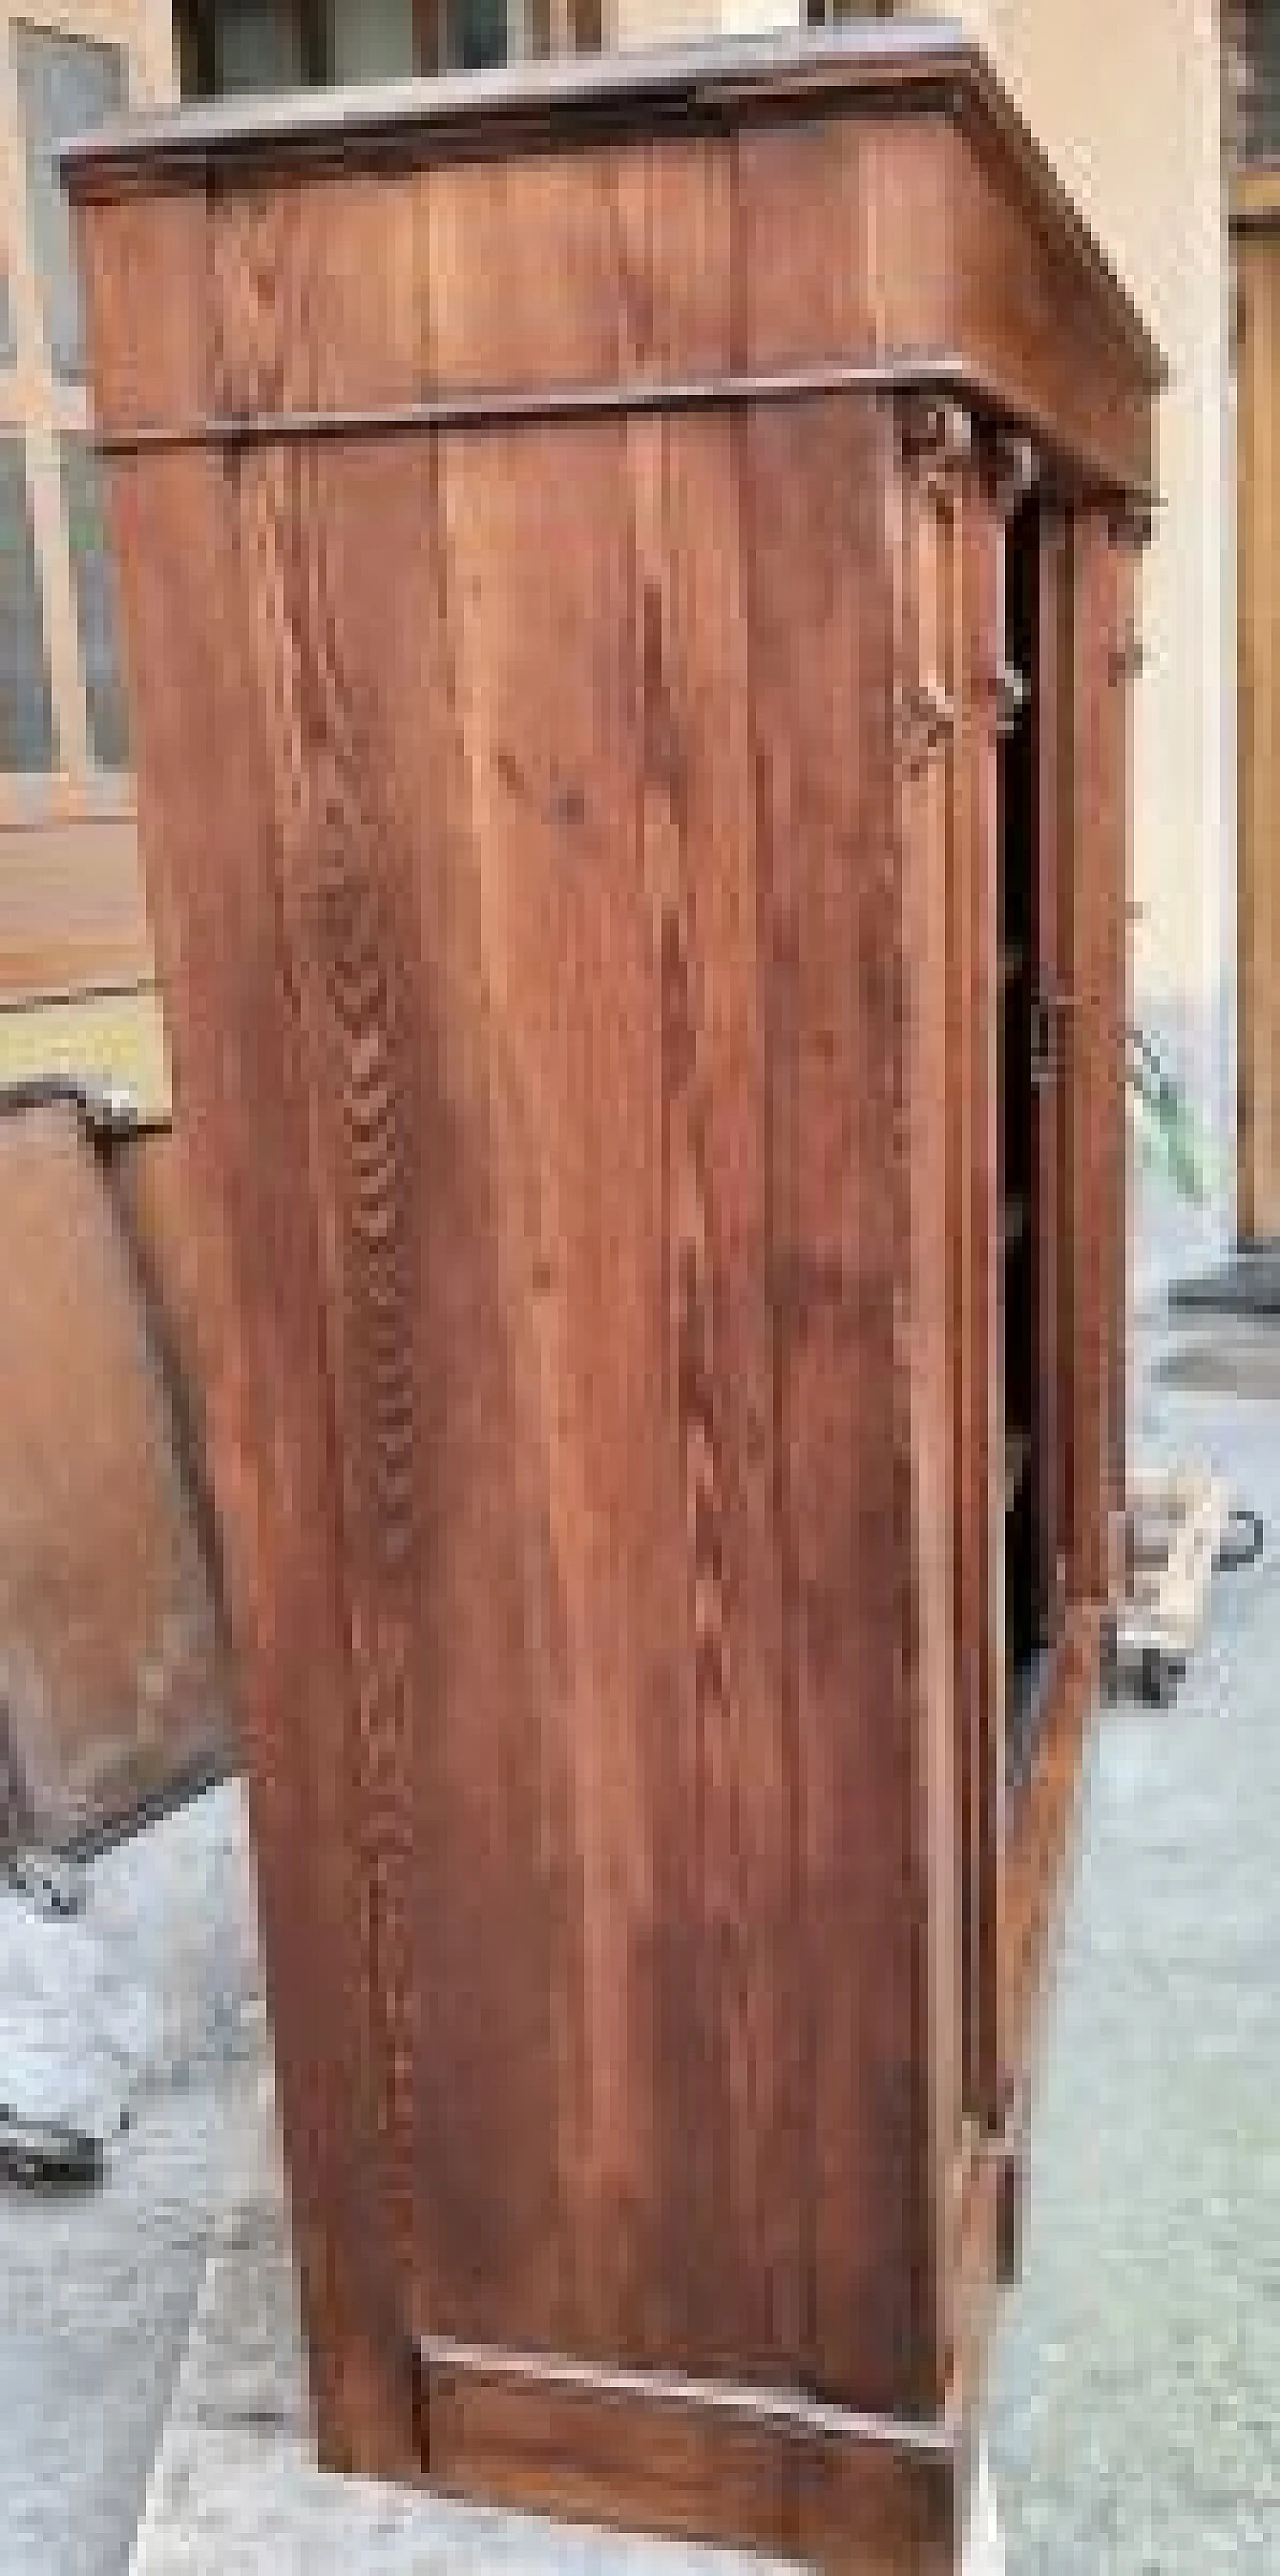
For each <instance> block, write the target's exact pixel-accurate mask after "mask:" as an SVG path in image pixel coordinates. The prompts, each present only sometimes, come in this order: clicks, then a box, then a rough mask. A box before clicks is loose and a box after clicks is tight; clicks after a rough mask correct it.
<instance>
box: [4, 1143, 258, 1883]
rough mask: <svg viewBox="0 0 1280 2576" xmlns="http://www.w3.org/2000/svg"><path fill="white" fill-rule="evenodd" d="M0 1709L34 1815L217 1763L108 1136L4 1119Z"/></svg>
mask: <svg viewBox="0 0 1280 2576" xmlns="http://www.w3.org/2000/svg"><path fill="white" fill-rule="evenodd" d="M0 1225H2V1227H3V1239H4V1242H5V1244H6V1246H7V1248H8V1251H7V1257H6V1258H5V1260H4V1261H3V1262H2V1263H0V1730H2V1731H3V1734H4V1737H5V1739H6V1741H7V1744H8V1747H9V1759H10V1760H11V1761H12V1762H13V1763H14V1764H15V1765H16V1767H17V1770H18V1772H19V1773H20V1775H21V1777H22V1779H23V1780H24V1781H25V1784H26V1805H27V1814H26V1832H27V1834H28V1835H30V1836H31V1837H33V1838H37V1839H40V1840H42V1841H44V1842H46V1843H48V1844H53V1845H57V1846H61V1847H64V1848H65V1847H67V1846H74V1845H77V1844H83V1843H86V1842H88V1843H94V1842H97V1841H98V1840H100V1839H101V1838H103V1837H110V1836H111V1835H113V1834H115V1833H118V1832H120V1831H123V1830H126V1829H127V1828H128V1827H129V1826H130V1825H131V1824H132V1823H133V1822H134V1821H135V1820H136V1818H137V1817H138V1815H139V1813H140V1812H143V1811H147V1810H150V1809H153V1808H155V1807H157V1806H160V1805H163V1804H164V1803H166V1802H167V1801H168V1800H170V1799H171V1798H172V1797H173V1796H175V1795H177V1794H179V1793H181V1792H182V1791H183V1790H184V1789H187V1788H189V1787H190V1786H191V1784H192V1783H193V1782H195V1781H197V1780H204V1779H206V1778H208V1777H209V1776H210V1775H212V1774H216V1772H217V1771H218V1770H219V1769H220V1768H221V1767H222V1766H223V1765H224V1764H225V1763H226V1761H227V1759H228V1756H229V1751H230V1742H231V1736H230V1725H229V1719H228V1710H227V1681H226V1670H225V1664H224V1660H223V1653H222V1644H221V1639H220V1635H219V1629H218V1621H217V1616H216V1603H215V1600H214V1598H213V1595H212V1593H211V1589H210V1585H209V1580H208V1573H207V1562H206V1558H205V1554H204V1550H203V1548H202V1545H201V1532H200V1526H199V1519H198V1514H197V1512H196V1511H195V1510H194V1509H193V1496H192V1487H191V1484H190V1482H189V1479H188V1476H187V1473H186V1460H185V1457H184V1454H183V1448H182V1443H181V1439H180V1436H179V1430H178V1424H177V1422H176V1419H175V1416H174V1412H173V1409H172V1407H171V1405H170V1404H169V1402H168V1401H167V1398H166V1389H165V1385H164V1380H163V1375H162V1372H161V1371H160V1369H159V1367H158V1366H157V1357H156V1350H155V1344H154V1339H153V1335H152V1332H151V1329H150V1319H149V1310H148V1306H147V1303H146V1301H145V1299H143V1298H141V1297H140V1296H139V1293H138V1282H137V1280H136V1277H135V1274H134V1270H133V1264H132V1261H131V1259H130V1254H129V1247H128V1242H127V1239H126V1237H125V1235H124V1234H123V1232H122V1230H121V1228H120V1226H119V1225H118V1223H117V1221H116V1218H115V1214H114V1211H113V1206H112V1200H111V1194H110V1187H109V1183H108V1181H107V1179H106V1177H105V1174H104V1170H103V1168H102V1164H101V1162H100V1159H99V1156H98V1154H97V1153H96V1152H95V1150H94V1149H93V1147H92V1146H91V1145H90V1144H89V1143H88V1142H87V1140H86V1138H85V1136H84V1134H83V1133H82V1131H81V1127H80V1124H79V1121H78V1119H77V1118H76V1117H75V1116H74V1114H73V1113H72V1112H71V1111H69V1110H62V1109H47V1110H43V1109H41V1110H37V1109H33V1110H26V1111H21V1112H11V1113H10V1114H9V1115H8V1116H7V1117H5V1118H4V1119H2V1120H0Z"/></svg>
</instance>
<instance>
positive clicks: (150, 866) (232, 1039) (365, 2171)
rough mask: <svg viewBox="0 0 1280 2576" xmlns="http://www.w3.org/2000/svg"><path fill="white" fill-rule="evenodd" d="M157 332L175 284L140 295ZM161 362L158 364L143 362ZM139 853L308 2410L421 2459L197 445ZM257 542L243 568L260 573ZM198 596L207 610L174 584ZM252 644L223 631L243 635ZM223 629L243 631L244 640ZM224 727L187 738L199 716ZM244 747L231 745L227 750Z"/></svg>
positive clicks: (279, 1058) (246, 750) (150, 653)
mask: <svg viewBox="0 0 1280 2576" xmlns="http://www.w3.org/2000/svg"><path fill="white" fill-rule="evenodd" d="M149 300H150V302H151V305H152V307H153V309H154V311H155V312H156V314H157V317H158V319H157V329H158V330H163V329H164V328H165V327H166V325H165V322H164V315H165V314H166V313H167V312H168V309H169V299H168V297H154V298H151V299H149ZM145 363H146V361H145V358H144V364H145ZM111 498H112V509H113V531H114V537H115V545H116V554H117V560H118V562H119V564H120V566H121V576H122V584H123V589H124V593H125V606H126V614H127V617H128V623H129V631H130V635H131V639H132V659H133V671H134V682H135V696H136V704H137V710H138V737H139V767H140V773H141V774H142V775H143V776H144V777H145V780H146V787H145V790H144V793H143V804H144V808H146V809H148V810H149V815H150V818H151V820H152V821H153V822H154V824H155V825H157V826H159V825H161V824H162V826H163V828H162V830H157V832H156V833H155V835H154V837H153V836H152V835H151V833H149V831H148V819H147V812H144V820H143V836H142V837H143V850H144V859H145V863H146V866H147V872H148V898H149V904H150V910H151V916H152V920H153V924H154V928H155V935H156V947H157V955H158V960H159V964H160V970H161V973H162V976H163V978H164V981H165V986H166V990H167V992H168V994H169V996H170V998H171V1002H172V1004H173V1010H174V1021H175V1027H176V1028H178V1030H179V1031H180V1037H179V1041H178V1044H177V1047H176V1050H175V1052H176V1055H177V1061H178V1069H179V1079H180V1083H181V1097H182V1101H183V1118H184V1125H183V1138H184V1152H185V1155H186V1158H187V1172H188V1176H189V1179H188V1188H189V1203H190V1206H191V1208H192V1210H193V1222H194V1223H197V1224H198V1227H199V1266H198V1290H197V1293H198V1297H199V1311H200V1314H201V1317H202V1323H201V1327H200V1333H199V1341H200V1346H201V1348H202V1350H204V1351H205V1352H207V1355H208V1361H209V1365H210V1369H211V1375H210V1378H209V1382H208V1388H207V1419H208V1427H209V1446H210V1453H211V1456H212V1458H213V1462H214V1474H215V1479H216V1484H217V1490H218V1494H219V1512H220V1522H221V1528H222V1532H223V1537H224V1541H225V1574H226V1583H227V1593H228V1604H229V1615H230V1620H231V1628H232V1635H233V1639H234V1641H235V1643H236V1645H237V1647H238V1650H239V1651H238V1657H237V1664H238V1685H239V1686H238V1691H237V1702H238V1715H239V1717H240V1719H241V1723H242V1727H243V1740H244V1749H245V1755H246V1760H247V1765H248V1774H249V1789H250V1813H251V1820H252V1824H253V1830H254V1837H255V1845H256V1849H257V1854H258V1862H259V1908H260V1918H261V1927H262V1935H263V1943H264V1950H265V1954H266V1959H267V1965H268V1975H269V1981H270V1988H271V1994H272V2001H273V2008H274V2014H275V2043H276V2063H277V2074H278V2080H279V2092H280V2101H281V2111H282V2120H283V2126H284V2130H285V2136H286V2140H287V2145H288V2156H289V2166H290V2180H291V2185H292V2200H293V2211H294V2222H295V2230H296V2244H297V2252H298V2261H299V2271H300V2278H301V2287H302V2296H303V2309H304V2315H305V2317H306V2320H307V2325H308V2332H309V2342H310V2346H311V2350H312V2355H313V2381H314V2387H315V2395H316V2404H317V2416H318V2423H319V2429H320V2434H321V2440H322V2444H323V2448H324V2453H325V2456H326V2457H327V2458H328V2460H329V2461H330V2462H331V2464H334V2465H340V2464H343V2463H350V2462H352V2461H354V2460H356V2459H357V2458H358V2459H360V2460H361V2461H362V2462H363V2463H364V2464H365V2465H366V2466H375V2465H377V2466H381V2467H382V2468H383V2469H384V2470H387V2471H391V2472H395V2471H400V2472H404V2471H406V2470H408V2469H410V2468H411V2467H412V2465H413V2463H414V2461H415V2459H416V2438H415V2430H414V2401H413V2382H412V2370H411V2364H410V2356H409V2353H408V2350H407V2347H406V2344H405V2340H404V2331H403V2323H402V2312H401V2309H400V2304H399V2299H398V2295H397V2290H396V2286H395V2265H394V2259H393V2257H392V2255H391V2251H390V2248H389V2246H388V2241H387V2231H386V2223H385V2217H384V2209H385V2206H386V2197H387V2195H386V2194H385V2191H384V2176H385V2151H384V2149H383V2147H382V2145H381V2143H380V2136H381V2133H380V2129H379V2122H378V2115H377V2111H376V2107H375V2098H374V2080H373V2075H372V2071H371V2068H370V2061H369V2047H368V2037H367V2033H368V2015H369V2012H370V2009H371V2006H370V2000H369V1998H368V1996H367V1995H366V1994H365V1993H363V1992H362V1991H361V1990H360V1989H359V1987H358V1986H357V1985H356V1983H355V1977H354V1973H353V1963H355V1962H359V1961H360V1960H361V1959H362V1958H363V1955H364V1954H363V1946H362V1944H363V1935H362V1930H361V1926H362V1924H363V1922H364V1920H365V1918H366V1897H365V1894H364V1890H363V1887H362V1885H361V1884H360V1880H359V1877H358V1874H357V1873H358V1867H359V1861H360V1859H361V1858H362V1856H363V1850H364V1843H363V1834H362V1825H361V1809H360V1798H359V1774H358V1768H357V1758H356V1744H355V1740H354V1738H355V1723H354V1692H353V1687H352V1678H351V1664H350V1632H349V1628H348V1624H347V1618H346V1610H345V1602H344V1597H343V1588H342V1570H341V1556H340V1550H339V1513H340V1509H341V1500H342V1497H341V1491H340V1484H339V1479H338V1477H337V1476H336V1475H335V1473H334V1472H333V1462H334V1457H335V1450H334V1433H333V1395H332V1379H331V1375H330V1363H329V1355H328V1350H327V1346H326V1329H325V1317H324V1311H323V1304H322V1293H321V1285H320V1275H319V1272H320V1258H319V1250H318V1245H317V1237H316V1221H315V1216H314V1213H313V1209H312V1205H311V1202H310V1198H309V1194H308V1193H307V1192H306V1190H305V1189H302V1188H298V1189H296V1190H286V1189H285V1188H284V1186H283V1185H282V1176H284V1175H296V1176H298V1178H299V1179H301V1177H302V1176H303V1175H305V1173H306V1171H307V1168H308V1160H309V1153H310V1133H309V1118H308V1104H307V1101H306V1096H305V1093H304V1091H303V1089H302V1082H301V1070H302V1061H303V1058H302V1045H301V1037H300V1032H299V1029H298V1025H297V1002H296V998H295V993H294V988H293V984H292V981H291V968H290V964H289V961H288V956H287V951H286V949H285V947H284V944H283V941H282V936H281V929H280V914H279V901H280V896H279V871H280V866H281V860H280V853H279V844H278V829H279V827H278V824H277V821H276V817H275V814H274V812H273V808H272V802H271V794H270V770H269V766H268V756H267V748H266V743H265V741H264V733H265V730H266V726H267V722H268V717H269V710H263V709H261V708H260V706H259V703H258V701H257V698H256V694H255V691H254V687H253V677H252V663H251V660H250V655H249V652H248V649H247V648H248V643H249V634H248V632H247V620H246V616H245V610H244V606H243V604H242V593H241V591H240V588H239V584H240V579H241V574H240V571H239V567H238V561H237V557H238V550H239V545H240V542H241V540H240V530H239V527H238V524H237V511H236V493H235V489H234V487H233V486H231V485H229V484H228V483H227V482H226V481H224V480H223V479H222V478H221V477H207V476H206V474H205V473H204V471H203V469H202V466H201V463H200V460H199V459H193V458H187V457H181V456H178V457H173V458H171V459H168V460H166V461H165V462H164V463H163V464H161V465H160V466H159V467H158V468H150V467H149V468H148V469H147V470H146V472H145V475H144V474H141V473H139V472H136V471H133V470H130V471H126V472H122V473H119V474H117V475H116V476H115V477H114V478H113V484H112V494H111ZM254 569H255V567H254V566H253V558H252V549H251V545H250V556H249V562H248V563H247V564H246V566H245V573H244V578H245V579H246V580H249V579H250V578H251V577H252V572H253V570H254ZM193 592H194V594H198V595H199V597H200V599H201V603H202V608H201V615H200V617H199V618H197V619H193V618H188V617H187V616H186V615H185V613H183V609H182V601H183V599H184V598H187V597H189V596H191V595H193ZM237 638H238V639H240V642H239V644H238V645H235V646H233V645H232V641H231V639H237ZM229 648H230V649H229ZM195 706H199V707H202V708H203V709H204V710H205V715H206V719H207V728H206V730H204V731H203V732H202V733H201V735H200V739H199V743H198V744H193V742H192V740H191V737H190V722H189V719H190V710H191V708H192V707H195ZM229 753H230V754H231V755H232V756H228V754H229Z"/></svg>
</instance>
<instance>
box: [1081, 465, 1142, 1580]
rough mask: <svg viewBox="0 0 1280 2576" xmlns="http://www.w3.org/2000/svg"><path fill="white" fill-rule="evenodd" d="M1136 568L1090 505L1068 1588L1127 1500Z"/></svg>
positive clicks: (1108, 1538)
mask: <svg viewBox="0 0 1280 2576" xmlns="http://www.w3.org/2000/svg"><path fill="white" fill-rule="evenodd" d="M1130 579H1131V567H1130V564H1129V561H1128V557H1127V550H1126V549H1125V548H1124V547H1123V546H1122V545H1121V544H1120V543H1119V542H1118V541H1117V540H1116V538H1115V536H1114V534H1113V531H1112V528H1111V526H1110V524H1109V522H1108V521H1107V519H1106V517H1105V516H1103V515H1101V514H1093V513H1083V514H1081V516H1080V517H1079V518H1078V520H1077V523H1076V528H1075V534H1074V543H1073V582H1074V601H1073V620H1072V631H1073V648H1074V691H1073V695H1074V708H1075V715H1074V727H1075V758H1074V772H1075V774H1074V789H1073V805H1074V813H1075V847H1076V867H1075V872H1074V878H1073V886H1072V929H1071V937H1072V957H1071V989H1072V992H1073V994H1074V996H1075V1003H1076V1007H1075V1009H1074V1010H1073V1011H1072V1013H1071V1017H1070V1035H1069V1050H1070V1051H1069V1069H1068V1084H1069V1097H1068V1111H1067V1115H1068V1130H1069V1137H1070V1143H1069V1155H1070V1165H1071V1181H1070V1190H1071V1202H1072V1221H1071V1263H1072V1286H1071V1291H1070V1294H1071V1303H1072V1311H1073V1331H1072V1343H1071V1366H1072V1397H1071V1404H1070V1408H1069V1416H1068V1477H1069V1484H1070V1492H1071V1538H1070V1549H1071V1594H1072V1598H1073V1599H1075V1600H1077V1601H1081V1602H1092V1603H1094V1604H1095V1605H1099V1606H1105V1604H1106V1603H1107V1602H1108V1601H1109V1600H1110V1599H1111V1598H1112V1594H1113V1589H1114V1583H1115V1576H1116V1567H1115V1563H1114V1539H1115V1533H1114V1529H1113V1516H1114V1514H1115V1512H1116V1509H1117V1506H1118V1504H1119V1502H1120V1501H1121V1499H1122V1496H1121V1494H1120V1492H1119V1491H1118V1479H1119V1476H1120V1475H1121V1473H1122V1466H1121V1461H1122V1457H1123V1419H1122V1418H1121V1420H1120V1421H1117V1420H1116V1410H1117V1404H1118V1402H1119V1400H1120V1388H1121V1383H1122V1382H1121V1379H1120V1375H1119V1372H1118V1370H1117V1365H1116V1336H1117V1333H1118V1332H1119V1331H1120V1328H1121V1319H1122V1316H1123V1311H1124V1287H1123V1282H1124V1276H1125V1185H1124V1173H1125V1155H1126V1151H1127V1121H1126V1113H1125V1092H1124V1086H1125V1064H1126V1049H1125V1008H1124V1004H1125V971H1126V970H1125V960H1126V949H1127V938H1128V930H1127V924H1126V921H1125V888H1126V885H1127V882H1128V868H1127V860H1126V822H1127V802H1128V751H1127V722H1128V706H1127V699H1128V683H1127V681H1126V680H1125V679H1124V677H1123V675H1122V673H1121V672H1120V671H1119V670H1118V669H1117V656H1118V655H1120V654H1121V653H1122V650H1123V646H1124V643H1125V641H1126V639H1127V631H1128V602H1129V596H1130Z"/></svg>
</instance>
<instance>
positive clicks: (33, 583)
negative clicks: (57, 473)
mask: <svg viewBox="0 0 1280 2576" xmlns="http://www.w3.org/2000/svg"><path fill="white" fill-rule="evenodd" d="M53 759H54V752H53V697H52V693H51V690H50V687H49V666H48V663H47V661H46V659H45V650H44V611H43V602H42V599H41V590H40V568H39V565H38V564H37V562H36V548H35V537H34V534H33V532H32V526H31V502H30V497H29V494H28V491H27V459H26V450H25V447H24V445H23V442H22V440H21V439H20V438H0V769H5V770H21V769H52V767H53Z"/></svg>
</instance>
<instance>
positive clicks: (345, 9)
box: [327, 0, 414, 81]
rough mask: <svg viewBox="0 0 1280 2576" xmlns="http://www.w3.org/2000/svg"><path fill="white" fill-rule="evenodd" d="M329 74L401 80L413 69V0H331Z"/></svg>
mask: <svg viewBox="0 0 1280 2576" xmlns="http://www.w3.org/2000/svg"><path fill="white" fill-rule="evenodd" d="M327 15H328V27H327V40H328V41H327V52H328V64H327V74H328V78H329V79H330V80H333V81H367V80H400V79H404V78H407V77H408V76H409V74H410V73H411V72H412V71H413V68H414V61H413V0H359V5H358V6H357V7H353V6H352V0H327Z"/></svg>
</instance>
